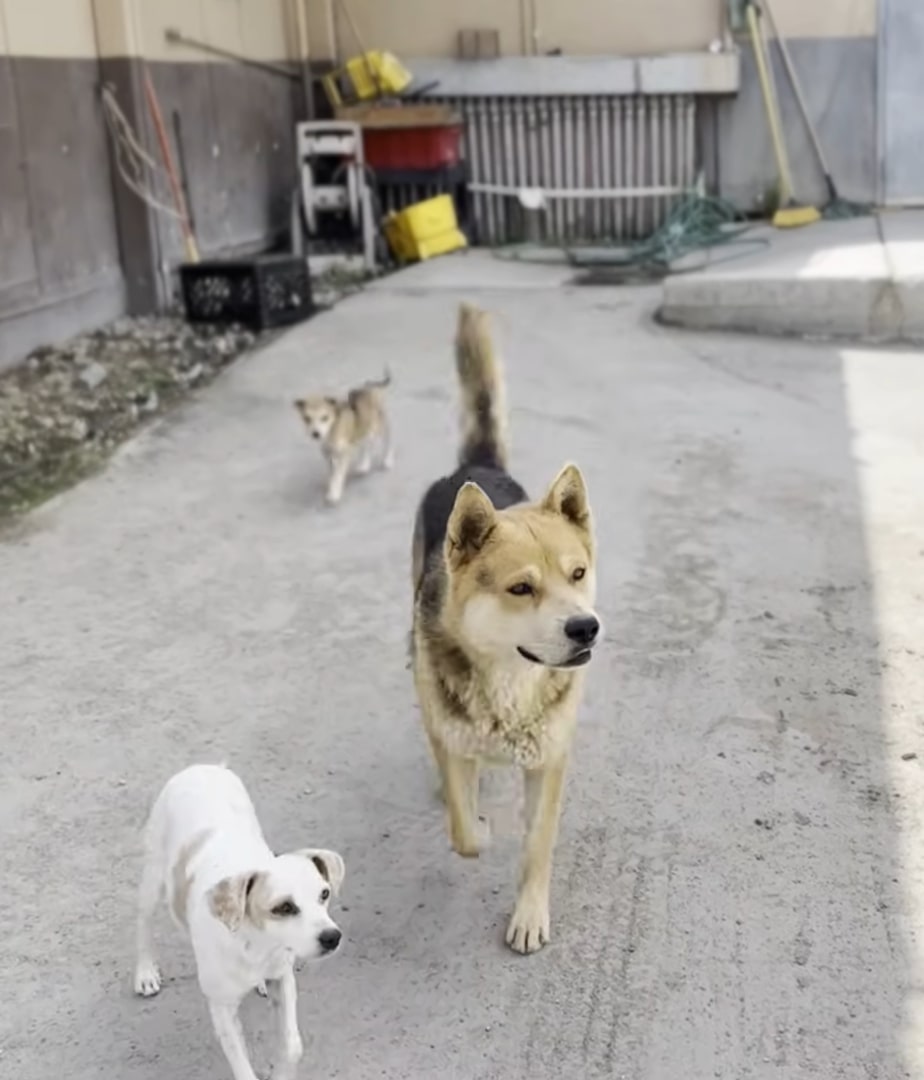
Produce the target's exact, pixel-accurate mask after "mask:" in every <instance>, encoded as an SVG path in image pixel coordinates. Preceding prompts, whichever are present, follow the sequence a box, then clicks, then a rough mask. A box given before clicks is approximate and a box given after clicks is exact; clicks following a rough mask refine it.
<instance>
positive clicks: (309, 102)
mask: <svg viewBox="0 0 924 1080" xmlns="http://www.w3.org/2000/svg"><path fill="white" fill-rule="evenodd" d="M292 2H293V4H294V6H295V36H296V40H297V43H298V44H297V47H298V70H299V73H300V74H301V77H302V93H303V94H304V97H305V119H306V120H314V118H315V117H316V116H317V112H316V111H315V105H314V82H313V80H312V78H311V47H310V42H309V40H308V19H307V17H306V15H305V4H306V3H307V0H292Z"/></svg>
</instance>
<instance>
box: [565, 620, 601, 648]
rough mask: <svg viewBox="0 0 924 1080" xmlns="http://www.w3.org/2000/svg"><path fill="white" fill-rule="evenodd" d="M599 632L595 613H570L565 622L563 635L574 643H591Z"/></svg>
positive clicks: (585, 644) (586, 644)
mask: <svg viewBox="0 0 924 1080" xmlns="http://www.w3.org/2000/svg"><path fill="white" fill-rule="evenodd" d="M599 633H600V620H599V619H598V618H597V616H596V615H572V616H571V618H570V619H569V620H568V621H567V622H566V623H565V637H567V638H570V639H571V641H573V642H574V643H575V644H576V645H584V646H588V645H593V643H594V642H595V641H596V640H597V634H599Z"/></svg>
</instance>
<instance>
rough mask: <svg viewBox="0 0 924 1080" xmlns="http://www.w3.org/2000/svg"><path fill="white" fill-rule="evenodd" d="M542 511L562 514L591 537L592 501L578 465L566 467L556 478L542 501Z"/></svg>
mask: <svg viewBox="0 0 924 1080" xmlns="http://www.w3.org/2000/svg"><path fill="white" fill-rule="evenodd" d="M542 509H543V510H549V511H551V512H552V513H553V514H560V515H561V516H562V517H563V518H565V519H566V520H567V521H570V522H571V524H572V525H575V526H577V528H579V529H580V530H581V531H582V532H585V533H587V535H588V536H590V535H591V532H592V529H593V526H592V522H591V517H590V500H589V499H588V497H587V485H586V484H585V483H584V477H583V475H582V474H581V470H580V469H579V468H578V467H577V465H566V466H565V467H564V468H563V469H562V470H561V472H560V473H559V474H558V476H556V477H555V479H554V480H553V481H552V484H551V486H550V487H549V490H548V491H547V492H546V493H545V498H544V499H543V500H542Z"/></svg>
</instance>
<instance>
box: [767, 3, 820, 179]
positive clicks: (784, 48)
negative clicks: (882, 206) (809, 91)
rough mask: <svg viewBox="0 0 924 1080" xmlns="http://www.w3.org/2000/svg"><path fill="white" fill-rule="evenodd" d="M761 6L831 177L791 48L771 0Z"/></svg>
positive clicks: (795, 94)
mask: <svg viewBox="0 0 924 1080" xmlns="http://www.w3.org/2000/svg"><path fill="white" fill-rule="evenodd" d="M761 4H762V7H763V11H764V13H765V14H766V16H767V21H768V22H769V23H770V29H771V30H772V31H773V36H774V37H775V38H776V43H777V45H779V47H780V56H782V58H783V66H784V67H785V68H786V74H787V75H788V76H789V83H790V85H791V86H792V92H793V95H794V97H795V99H796V103H797V104H798V106H799V112H801V113H802V119H803V120H804V121H805V126H806V128H807V129H808V133H809V138H810V139H811V140H812V146H814V147H815V153H816V154H817V155H818V164H819V165H821V171H822V172H823V173H824V174H825V176H830V174H831V170H830V169H829V168H828V162H827V160H826V159H825V152H824V150H823V149H822V146H821V140H820V139H819V138H818V132H817V131H816V130H815V125H814V124H813V123H812V117H811V115H810V113H809V111H808V105H806V103H805V95H804V94H803V92H802V83H801V82H800V81H799V76H798V75H797V74H796V67H795V64H793V62H792V55H791V53H790V52H789V46H788V45H787V44H786V39H785V38H783V37H781V36H780V31H779V29H778V28H777V24H776V17H775V16H774V14H773V8H772V7H771V6H770V0H761Z"/></svg>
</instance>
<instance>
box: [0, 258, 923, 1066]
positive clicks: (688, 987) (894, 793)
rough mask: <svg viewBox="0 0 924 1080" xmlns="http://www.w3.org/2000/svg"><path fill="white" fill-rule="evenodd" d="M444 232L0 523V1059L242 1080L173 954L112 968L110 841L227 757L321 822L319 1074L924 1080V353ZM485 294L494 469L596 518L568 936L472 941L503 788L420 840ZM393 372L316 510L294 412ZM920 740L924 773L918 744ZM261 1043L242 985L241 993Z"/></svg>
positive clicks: (497, 927) (313, 1021)
mask: <svg viewBox="0 0 924 1080" xmlns="http://www.w3.org/2000/svg"><path fill="white" fill-rule="evenodd" d="M564 281H565V275H563V274H562V273H561V272H559V271H557V270H554V269H540V268H535V267H524V266H515V265H510V264H506V263H502V262H500V261H498V260H495V259H492V258H491V257H490V256H487V255H478V254H473V255H469V256H466V257H462V258H456V259H447V260H443V261H438V262H435V263H433V264H431V265H427V266H423V267H419V268H417V269H415V270H413V271H409V272H407V273H405V274H403V275H401V276H399V277H395V278H392V279H389V280H388V281H385V282H383V283H381V284H379V285H378V286H377V287H375V288H372V289H370V290H368V291H367V292H366V293H364V294H363V295H360V296H358V297H355V298H352V299H350V300H347V301H345V302H344V303H343V304H342V305H340V306H339V307H337V308H336V309H335V310H334V311H333V312H331V313H329V314H325V315H323V316H321V317H319V318H317V319H315V320H314V321H312V322H310V323H308V324H306V325H304V326H301V327H299V328H297V329H295V330H293V331H292V332H290V333H289V334H287V335H286V336H284V337H283V338H282V339H281V340H279V341H277V342H276V343H275V344H274V345H272V346H271V347H270V348H268V349H266V350H265V351H263V352H261V353H258V354H256V355H253V356H251V357H250V358H248V359H247V360H245V361H244V362H242V363H239V364H238V365H237V366H235V367H234V368H233V369H232V370H231V371H230V372H229V373H228V374H227V375H226V376H225V377H223V378H222V379H221V380H220V381H219V382H218V383H217V384H215V385H213V386H212V387H211V388H210V389H209V390H208V391H206V392H204V393H203V394H202V395H201V397H199V398H198V399H197V400H196V401H194V402H193V403H192V404H190V405H188V406H186V407H185V408H183V409H181V410H180V411H179V412H177V413H175V414H174V415H173V416H171V417H170V418H169V419H168V420H166V421H165V422H162V423H159V424H158V425H156V426H154V427H152V428H151V429H149V430H148V431H147V432H146V433H145V434H144V435H142V437H141V438H139V439H138V440H136V441H135V442H134V443H133V444H131V445H130V446H128V447H127V448H126V449H125V450H124V451H123V452H122V453H121V454H120V455H119V457H118V458H117V460H116V461H115V462H114V463H113V464H112V465H111V467H110V468H109V469H107V470H106V471H105V472H104V473H103V474H102V475H100V476H98V477H96V478H94V479H92V480H90V481H89V482H87V483H85V484H83V485H82V486H81V487H80V488H78V489H77V490H75V491H73V492H71V493H69V494H68V495H66V496H64V497H63V498H60V499H58V500H57V501H55V502H54V503H52V504H49V505H48V506H46V507H45V508H44V509H42V510H41V511H40V512H38V513H36V514H34V515H33V516H32V517H31V518H30V519H28V520H27V521H26V522H25V523H24V524H23V525H22V526H21V527H19V528H17V529H16V530H15V531H14V532H12V533H10V534H8V535H6V536H5V537H4V538H3V540H2V542H0V714H2V717H0V731H2V743H0V777H2V779H0V866H2V875H0V876H2V888H0V971H2V975H3V979H2V983H0V987H2V988H0V1073H2V1074H3V1075H4V1076H9V1077H16V1078H17V1080H47V1078H52V1077H65V1076H66V1077H67V1078H68V1080H90V1078H97V1077H106V1078H118V1080H164V1078H167V1077H184V1078H185V1080H207V1078H208V1080H213V1078H217V1077H223V1076H226V1075H228V1074H227V1071H226V1066H225V1064H224V1061H223V1059H222V1058H221V1056H220V1051H219V1050H218V1047H217V1044H216V1042H215V1040H214V1038H213V1035H212V1032H211V1029H210V1025H209V1021H208V1017H207V1014H206V1010H205V1007H204V1004H203V1001H202V999H201V997H200V995H199V992H198V989H197V986H196V983H195V977H194V971H193V966H192V962H191V956H190V954H189V952H188V951H187V949H186V947H185V945H184V944H183V943H182V942H181V941H180V939H179V938H178V936H177V935H176V933H175V932H174V931H173V930H172V928H170V927H169V926H168V925H167V924H166V920H164V923H163V926H164V930H163V935H162V940H163V943H164V944H163V961H164V968H165V974H166V976H167V982H166V986H165V988H164V991H163V993H162V994H161V996H160V997H159V998H156V999H153V1000H150V1001H140V1000H136V999H134V998H133V996H132V993H131V970H132V936H133V902H134V889H135V883H136V879H137V874H138V870H139V861H138V829H139V827H140V825H141V823H142V821H143V818H144V815H145V813H146V809H147V806H148V804H149V801H150V800H151V798H152V797H153V795H154V794H155V793H156V790H157V789H158V787H159V786H160V784H161V783H162V782H163V780H164V779H165V778H166V777H167V776H168V775H169V774H170V773H171V772H172V771H174V770H175V769H177V768H179V767H181V766H183V765H185V764H187V763H190V762H193V761H197V760H212V761H214V760H227V761H228V762H229V763H230V764H231V765H232V766H233V767H235V768H236V769H237V770H238V771H239V772H240V773H241V774H242V775H243V777H244V779H245V781H246V782H247V783H248V785H249V787H250V789H251V792H252V794H253V796H254V799H255V801H256V803H257V807H258V810H259V811H260V813H261V816H262V819H263V823H264V826H265V828H266V831H267V834H268V836H269V837H270V839H271V841H272V842H273V843H274V844H275V845H276V846H277V847H285V846H287V845H290V846H296V845H305V844H309V843H310V844H317V845H323V846H330V847H336V848H338V849H339V850H340V851H342V852H343V853H344V855H345V857H346V860H347V880H346V887H345V891H344V894H343V898H342V901H343V902H342V905H341V908H340V911H341V916H342V919H341V921H342V925H343V927H344V930H345V932H346V934H347V936H348V944H347V945H346V947H345V948H344V950H343V953H342V955H341V956H340V957H339V958H337V959H335V960H334V961H331V962H330V963H328V964H326V965H325V966H324V967H322V968H320V969H319V968H315V969H313V970H306V971H304V972H303V974H302V976H301V979H300V984H301V989H302V996H301V999H300V1016H301V1024H302V1029H303V1033H304V1034H305V1036H306V1043H307V1045H308V1050H307V1054H306V1058H305V1062H304V1064H303V1067H302V1075H303V1076H305V1077H306V1078H307V1077H314V1076H318V1077H321V1076H324V1077H339V1078H345V1080H366V1078H369V1080H372V1078H380V1077H381V1078H389V1080H429V1078H435V1077H441V1078H446V1080H489V1078H495V1077H497V1078H504V1080H520V1078H523V1080H526V1078H532V1080H546V1078H549V1080H552V1078H555V1080H559V1078H561V1080H584V1078H587V1080H591V1078H597V1077H600V1078H603V1077H618V1078H622V1077H625V1078H633V1080H636V1078H638V1080H711V1078H714V1077H721V1078H725V1080H746V1078H757V1077H759V1078H764V1077H767V1078H770V1077H774V1078H786V1080H796V1078H803V1077H818V1078H824V1080H831V1078H850V1080H854V1078H856V1080H871V1078H876V1080H892V1078H899V1077H909V1076H913V1077H918V1076H924V1011H922V1005H924V965H922V955H921V944H920V942H919V940H918V931H919V929H920V927H921V916H922V900H924V857H922V851H924V844H922V834H921V828H922V812H924V784H922V766H924V738H922V731H924V728H922V709H924V692H922V690H924V661H922V657H921V652H922V651H924V619H922V605H921V593H922V590H924V586H922V580H924V576H922V571H924V558H922V554H924V504H922V465H924V422H922V420H921V401H922V393H924V364H922V360H921V357H920V356H919V355H914V354H910V353H901V352H886V351H879V352H876V351H871V350H868V349H864V350H859V349H850V348H841V347H838V348H835V347H828V346H825V345H820V344H815V345H810V344H794V343H788V344H787V343H780V342H759V341H752V340H747V339H742V338H735V337H723V338H717V337H706V336H693V335H683V334H679V333H674V332H669V331H666V330H662V329H659V328H658V327H656V326H655V325H653V324H652V323H651V321H650V318H649V316H650V309H651V306H652V305H653V303H654V302H655V299H656V293H653V292H648V291H637V290H619V289H609V290H608V289H588V288H576V287H566V286H565V284H564ZM463 297H468V298H472V299H476V300H479V301H480V302H482V303H484V304H486V305H488V306H490V307H491V308H492V309H494V310H495V311H497V312H498V313H499V322H500V327H501V332H502V335H503V339H504V342H505V351H506V357H507V368H508V383H509V397H510V401H511V404H512V417H511V423H512V430H513V437H514V461H515V465H516V471H517V472H518V473H519V475H520V477H521V479H522V480H523V481H524V482H525V483H526V484H527V486H528V487H529V488H530V489H531V490H532V491H535V492H539V491H540V490H541V488H542V486H543V485H544V484H545V483H546V482H547V480H548V479H549V478H550V477H551V476H552V475H553V473H554V472H555V470H556V469H557V468H558V467H559V466H560V465H561V464H562V463H563V462H564V461H565V460H567V459H574V460H575V461H577V462H579V463H580V464H581V466H582V467H583V468H584V470H585V472H586V475H587V478H588V481H589V485H590V489H591V494H592V498H593V502H594V507H595V511H596V520H597V527H598V532H599V539H600V556H601V564H602V569H601V598H600V608H601V611H602V613H603V616H604V619H605V620H606V623H607V626H608V642H607V644H606V645H605V647H601V650H600V655H599V657H598V659H596V661H595V662H594V665H593V668H592V670H591V674H590V678H589V680H588V682H589V693H588V696H587V700H586V703H585V707H584V710H583V718H582V723H581V727H580V730H579V735H578V739H577V746H576V760H575V764H574V769H573V773H572V777H571V782H570V787H569V790H568V794H567V799H566V809H565V813H564V819H563V823H562V832H561V839H560V843H559V848H558V859H557V868H556V874H555V879H554V885H553V936H554V942H553V944H551V945H550V946H549V947H548V948H547V949H546V950H545V951H544V952H543V953H541V954H539V955H538V956H535V957H531V958H523V957H519V956H515V955H513V954H511V953H510V952H508V951H507V950H506V949H505V948H504V946H503V944H502V934H503V928H504V925H505V920H506V917H507V915H508V913H509V910H510V906H511V902H512V897H513V888H514V880H515V871H514V860H515V857H516V851H517V809H518V808H517V805H516V798H517V794H516V787H515V785H514V783H513V779H512V778H509V777H506V776H505V775H504V774H502V773H501V774H498V775H497V776H496V777H493V778H491V781H490V783H489V784H488V790H487V793H486V800H487V805H488V807H489V812H490V814H491V817H492V820H493V828H494V832H495V841H494V844H493V846H492V847H491V848H490V849H489V850H488V851H487V852H486V854H485V855H484V856H483V857H482V858H481V859H480V860H479V861H478V862H477V863H468V862H463V861H462V860H459V859H457V858H456V857H454V856H453V855H451V853H450V852H449V850H448V846H447V842H446V839H445V836H444V832H443V827H442V820H441V812H440V809H439V806H438V804H437V803H436V801H435V795H434V779H433V775H432V771H431V767H430V763H429V761H428V757H427V753H426V750H425V746H424V740H423V738H422V734H421V731H420V729H419V724H418V718H417V716H416V710H415V705H414V700H413V695H412V686H411V680H410V676H409V673H408V672H407V671H406V670H405V662H406V635H407V631H408V626H409V603H408V600H409V596H408V594H409V583H408V578H409V573H408V566H409V546H410V531H411V522H412V517H413V513H414V507H415V501H416V499H417V497H418V496H419V494H420V492H421V491H422V489H423V488H424V486H425V484H426V483H427V482H428V480H429V479H431V478H432V477H433V476H434V475H435V474H436V472H437V471H438V470H441V469H448V468H449V467H450V465H451V464H452V462H453V460H454V454H455V409H456V399H455V390H454V382H453V371H452V361H451V350H450V341H451V336H452V332H453V322H454V315H455V307H456V304H457V303H458V301H459V300H460V299H461V298H463ZM386 362H388V363H389V364H390V366H391V368H392V371H393V373H394V376H395V386H394V392H393V413H394V417H395V422H396V425H397V431H398V437H399V441H398V463H397V467H396V469H395V471H394V472H393V473H391V474H387V475H382V474H379V475H375V476H372V477H370V478H369V479H366V480H363V481H360V482H357V483H355V484H354V485H353V486H351V487H349V488H348V490H347V495H346V497H345V499H344V502H343V504H342V506H341V507H340V508H339V509H338V510H337V511H333V512H332V511H329V510H327V509H325V508H324V507H323V506H322V504H321V492H322V487H321V485H322V472H321V468H320V462H319V460H318V458H317V457H316V455H315V454H314V448H313V447H312V446H309V445H306V442H305V440H304V438H303V436H302V433H301V431H300V430H299V425H298V422H297V419H296V416H295V414H294V411H293V410H292V409H291V407H290V404H289V400H290V398H292V397H293V396H294V395H296V394H297V393H299V392H303V391H305V390H308V389H310V388H313V387H322V386H323V387H330V388H331V389H337V388H341V387H346V386H348V385H349V384H350V383H353V382H355V381H358V380H361V379H363V378H365V377H368V376H370V375H376V374H378V373H379V372H380V371H381V369H382V367H383V365H384V364H385V363H386ZM914 754H918V755H919V756H918V757H916V758H915V757H910V756H908V755H914ZM245 1023H246V1024H247V1025H248V1026H249V1029H250V1030H251V1031H255V1032H256V1037H255V1039H254V1042H255V1050H254V1057H255V1061H256V1063H257V1064H258V1067H259V1066H262V1065H263V1063H264V1062H265V1060H266V1058H267V1054H268V1049H269V1015H268V1008H267V1006H266V1004H265V1003H264V1002H262V1001H259V1000H257V999H256V998H254V1000H253V1001H250V1002H248V1006H247V1009H246V1015H245Z"/></svg>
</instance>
